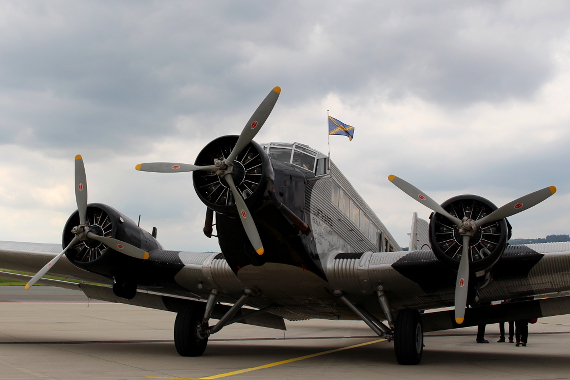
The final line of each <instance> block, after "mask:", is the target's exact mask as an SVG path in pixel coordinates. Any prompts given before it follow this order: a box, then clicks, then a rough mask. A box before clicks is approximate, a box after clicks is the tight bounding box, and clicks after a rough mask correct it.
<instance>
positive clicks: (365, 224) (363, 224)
mask: <svg viewBox="0 0 570 380" xmlns="http://www.w3.org/2000/svg"><path fill="white" fill-rule="evenodd" d="M368 228H370V221H369V220H368V218H367V217H366V215H364V212H363V211H360V231H362V232H364V235H366V236H368ZM370 240H372V241H374V239H370Z"/></svg>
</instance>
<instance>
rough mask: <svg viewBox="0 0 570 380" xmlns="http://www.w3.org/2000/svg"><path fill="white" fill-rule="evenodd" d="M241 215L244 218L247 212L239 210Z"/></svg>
mask: <svg viewBox="0 0 570 380" xmlns="http://www.w3.org/2000/svg"><path fill="white" fill-rule="evenodd" d="M241 216H243V217H244V218H247V213H246V212H245V211H244V210H241Z"/></svg>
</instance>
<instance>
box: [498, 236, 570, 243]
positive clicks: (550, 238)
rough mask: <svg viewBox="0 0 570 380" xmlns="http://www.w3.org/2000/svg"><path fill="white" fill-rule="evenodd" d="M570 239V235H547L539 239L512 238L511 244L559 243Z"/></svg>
mask: <svg viewBox="0 0 570 380" xmlns="http://www.w3.org/2000/svg"><path fill="white" fill-rule="evenodd" d="M566 241H570V235H547V236H546V238H538V239H511V240H509V244H512V245H516V244H537V243H559V242H566Z"/></svg>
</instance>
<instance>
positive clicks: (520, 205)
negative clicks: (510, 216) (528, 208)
mask: <svg viewBox="0 0 570 380" xmlns="http://www.w3.org/2000/svg"><path fill="white" fill-rule="evenodd" d="M522 206H523V204H522V203H517V204H516V205H515V208H516V209H519V208H521V207H522Z"/></svg>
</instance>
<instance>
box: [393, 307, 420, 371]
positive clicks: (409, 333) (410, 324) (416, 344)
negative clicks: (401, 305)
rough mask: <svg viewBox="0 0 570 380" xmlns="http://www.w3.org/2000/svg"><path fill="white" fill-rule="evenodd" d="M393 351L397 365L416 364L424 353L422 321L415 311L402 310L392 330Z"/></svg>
mask: <svg viewBox="0 0 570 380" xmlns="http://www.w3.org/2000/svg"><path fill="white" fill-rule="evenodd" d="M394 351H395V352H396V359H397V360H398V363H400V364H404V365H410V364H412V365H413V364H418V363H419V362H420V361H421V360H422V354H423V352H424V332H423V328H422V320H421V318H420V313H419V312H418V311H417V310H411V309H402V310H400V312H399V313H398V317H397V318H396V325H395V328H394Z"/></svg>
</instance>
